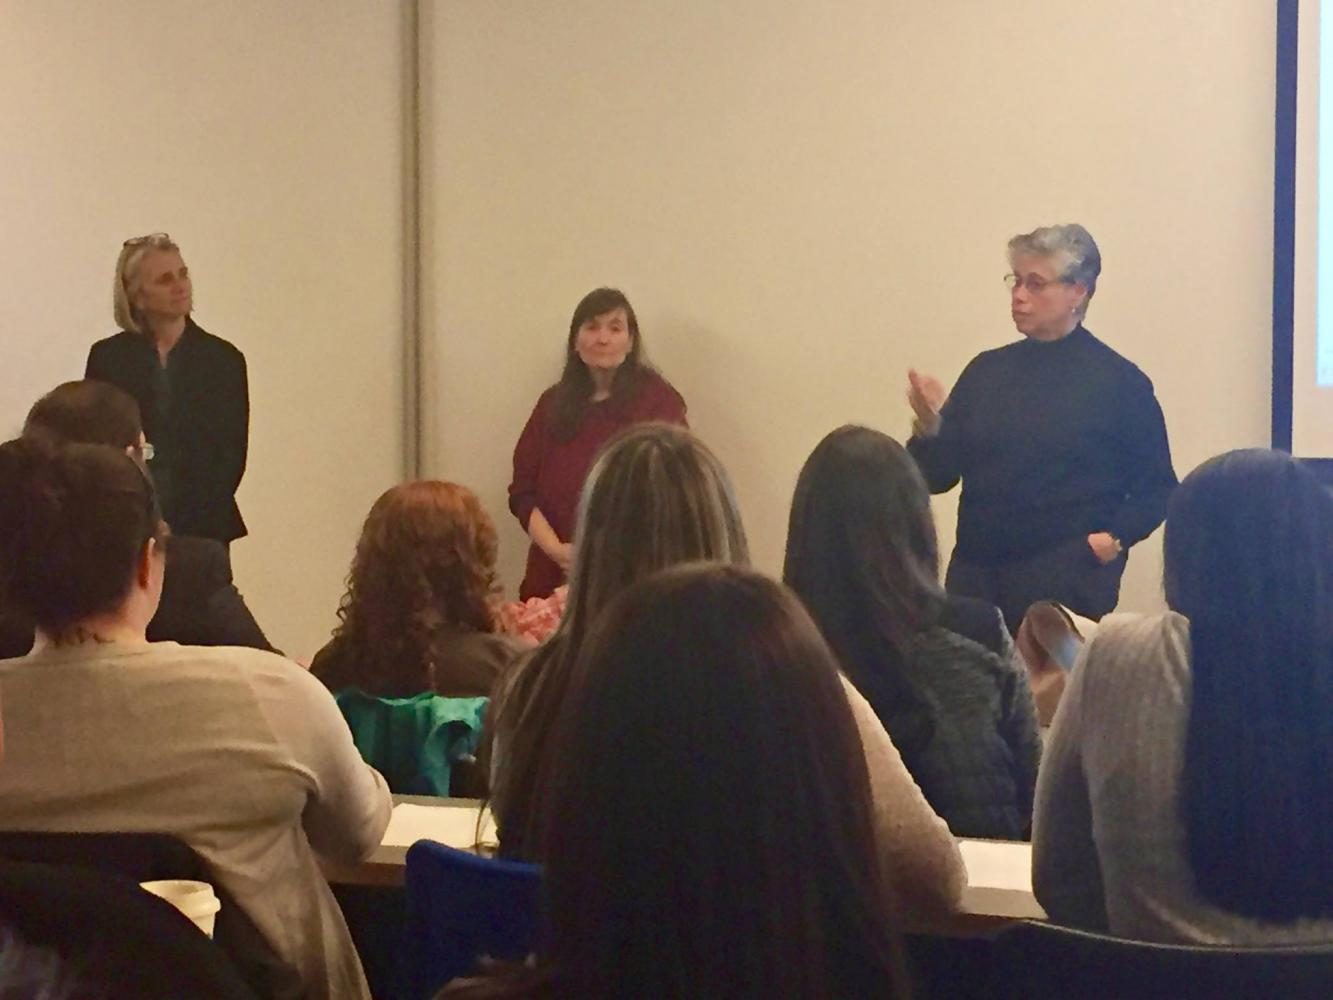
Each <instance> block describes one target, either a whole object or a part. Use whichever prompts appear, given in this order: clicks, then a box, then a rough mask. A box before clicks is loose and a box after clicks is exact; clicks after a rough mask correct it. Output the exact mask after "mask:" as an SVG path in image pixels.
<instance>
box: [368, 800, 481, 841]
mask: <svg viewBox="0 0 1333 1000" xmlns="http://www.w3.org/2000/svg"><path fill="white" fill-rule="evenodd" d="M477 809H478V807H477V806H420V805H416V804H415V803H411V802H400V803H398V805H396V806H394V807H393V815H392V816H391V817H390V818H389V826H388V828H387V829H385V831H384V837H383V839H382V840H381V841H380V843H381V844H383V845H384V846H385V847H410V846H412V845H413V844H415V843H416V842H417V841H418V840H434V841H438V842H439V843H441V844H445V845H447V846H449V847H456V848H458V849H459V850H461V851H470V850H472V848H473V847H474V846H476V843H477ZM481 841H482V843H486V844H494V843H495V841H496V836H495V818H494V817H493V816H491V814H490V813H489V812H488V813H487V814H486V818H485V819H484V820H483V821H482V827H481Z"/></svg>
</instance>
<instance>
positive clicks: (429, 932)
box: [403, 840, 541, 1000]
mask: <svg viewBox="0 0 1333 1000" xmlns="http://www.w3.org/2000/svg"><path fill="white" fill-rule="evenodd" d="M406 884H407V920H406V926H405V929H404V939H405V940H404V942H403V944H404V948H403V951H404V959H405V963H406V976H405V978H406V983H407V990H408V992H407V996H408V998H409V1000H425V998H428V997H433V996H434V995H435V993H436V991H437V990H439V989H440V987H441V986H443V985H444V984H445V983H447V982H449V981H450V980H451V979H455V978H457V977H458V976H466V975H468V974H469V973H471V972H473V971H474V970H475V969H476V968H477V963H478V961H479V959H481V958H482V957H483V956H490V957H491V958H497V959H510V960H519V959H522V958H524V957H525V956H527V955H528V954H529V953H530V952H531V951H532V950H533V948H534V946H535V945H536V942H537V927H538V920H539V919H540V918H539V896H540V892H541V869H540V868H539V867H538V866H536V865H531V864H525V863H523V862H520V861H501V860H498V859H492V858H483V857H479V856H477V855H475V854H469V853H468V852H467V851H458V850H455V849H453V848H452V847H446V846H444V845H443V844H437V843H435V842H434V841H430V840H420V841H417V843H415V844H413V845H412V846H411V847H410V848H408V851H407V874H406Z"/></svg>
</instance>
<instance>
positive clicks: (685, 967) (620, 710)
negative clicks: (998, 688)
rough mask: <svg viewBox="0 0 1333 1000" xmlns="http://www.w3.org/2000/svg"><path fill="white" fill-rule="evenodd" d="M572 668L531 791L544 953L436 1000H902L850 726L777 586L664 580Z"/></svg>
mask: <svg viewBox="0 0 1333 1000" xmlns="http://www.w3.org/2000/svg"><path fill="white" fill-rule="evenodd" d="M576 537H579V538H586V537H588V536H587V535H577V536H576ZM574 565H575V567H576V570H575V573H576V574H577V566H578V565H579V564H578V560H577V558H576V559H575V563H574ZM574 586H575V588H577V586H578V583H577V577H576V582H575V584H574ZM570 669H571V672H572V676H571V677H570V685H569V700H568V702H567V703H566V704H565V706H564V711H563V712H562V714H561V717H560V719H559V720H558V722H557V723H556V725H555V727H554V732H553V737H552V742H551V745H550V747H549V753H548V755H547V756H546V759H545V766H544V768H543V776H544V782H543V785H542V788H541V789H540V791H539V792H538V795H539V797H540V798H541V799H542V800H544V801H545V802H546V806H545V807H544V808H543V809H542V810H541V812H542V814H543V817H544V819H543V822H542V824H541V826H540V829H539V831H538V835H537V843H538V851H537V853H539V854H540V855H541V857H542V859H543V866H544V868H543V878H544V883H545V901H546V913H545V918H546V926H547V928H548V934H547V941H546V944H545V947H543V948H541V949H540V950H539V952H538V955H537V959H536V962H535V965H533V966H530V967H521V968H519V969H516V970H512V971H510V972H509V973H508V975H507V976H506V975H504V974H502V975H499V976H497V977H496V978H495V979H494V980H492V981H490V982H486V981H484V980H482V981H478V980H473V981H472V982H470V983H459V984H457V985H455V986H454V987H452V988H450V989H446V990H445V993H444V995H445V996H459V997H466V996H473V997H478V996H490V997H497V996H509V997H536V996H540V997H552V998H554V997H561V998H563V997H571V998H572V997H579V998H591V997H597V998H603V997H606V998H609V997H658V998H663V1000H666V998H673V1000H675V998H678V1000H687V998H688V1000H693V998H695V997H733V998H744V997H753V998H755V1000H759V998H765V1000H767V998H769V997H784V998H791V1000H797V998H810V1000H815V998H824V997H895V996H904V995H905V994H906V990H905V988H904V984H903V976H902V971H901V970H902V965H901V962H900V960H899V959H898V956H897V953H896V951H897V949H896V947H895V941H894V932H893V922H894V917H895V914H894V912H893V910H892V909H891V908H890V907H891V905H892V904H891V903H890V902H889V900H891V898H892V897H891V894H890V893H889V891H888V890H887V884H886V880H887V878H889V877H891V876H892V872H885V871H882V870H881V864H882V863H883V862H882V859H881V856H880V855H879V852H878V851H877V849H876V845H875V833H874V818H873V815H874V807H873V806H872V804H871V798H870V789H869V786H868V775H867V772H866V766H865V759H864V756H863V755H862V753H861V746H860V736H859V734H858V731H857V725H856V722H855V720H854V719H853V718H852V713H851V711H850V709H849V707H848V702H847V698H846V697H845V695H844V694H843V689H842V684H841V682H840V679H839V674H838V667H837V664H836V663H835V662H834V659H833V657H832V655H831V654H830V652H829V650H828V647H827V646H826V645H825V644H824V643H823V641H822V640H821V639H820V637H819V632H818V630H817V629H816V628H815V627H814V625H813V623H812V622H811V621H810V619H809V616H808V615H806V614H805V612H804V611H803V610H802V609H801V607H800V605H799V604H798V602H797V601H796V600H794V599H793V598H792V596H791V595H790V593H788V592H787V591H786V590H785V588H783V587H782V586H780V585H779V584H777V583H774V582H773V581H771V580H767V579H765V578H763V577H761V576H759V575H758V574H755V573H752V572H750V571H747V570H743V569H739V568H735V567H725V566H719V565H716V564H714V565H693V566H682V567H676V568H675V569H671V570H667V571H665V572H663V573H660V574H657V575H655V576H652V577H650V578H649V579H647V580H644V581H641V582H639V583H637V584H635V585H634V586H633V587H631V588H630V589H629V590H628V591H626V592H625V593H624V594H623V595H621V596H620V597H618V598H617V599H616V600H615V601H613V602H612V604H611V605H610V607H608V608H607V610H606V611H605V612H604V614H603V616H602V617H601V618H600V619H599V622H598V625H597V627H596V628H595V629H594V630H592V631H591V632H590V633H589V635H588V638H587V643H586V645H585V646H584V648H583V650H582V651H581V653H580V655H579V657H578V658H577V660H576V661H574V662H573V663H572V664H571V665H570Z"/></svg>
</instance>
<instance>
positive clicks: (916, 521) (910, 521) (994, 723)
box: [783, 426, 1041, 839]
mask: <svg viewBox="0 0 1333 1000" xmlns="http://www.w3.org/2000/svg"><path fill="white" fill-rule="evenodd" d="M783 579H784V580H785V581H786V583H787V585H788V586H790V587H791V588H792V590H794V591H795V592H796V594H797V596H799V597H800V598H801V600H802V601H804V602H805V606H806V607H807V608H808V609H809V611H810V614H811V617H813V618H814V620H815V622H816V624H818V625H819V628H820V630H821V631H822V632H823V633H824V637H825V638H826V639H827V640H828V643H829V645H830V646H832V647H833V650H834V652H836V653H837V654H838V658H839V660H840V661H841V663H842V668H843V670H844V671H845V672H846V674H847V677H848V679H849V680H851V682H852V683H853V684H854V685H855V686H856V688H857V690H859V691H860V692H861V694H863V695H864V696H865V698H866V700H867V701H868V702H870V704H871V706H872V707H873V708H874V709H875V712H876V714H877V715H878V716H879V718H880V721H881V722H883V723H884V728H885V729H887V730H888V732H889V735H890V736H891V737H892V738H893V742H894V745H895V746H896V747H897V748H898V750H899V752H901V753H902V756H903V762H904V763H905V764H906V765H907V769H908V770H909V771H910V772H911V773H912V777H913V778H915V779H916V782H917V784H918V785H920V786H921V791H922V792H923V793H924V794H925V796H926V800H927V801H928V802H929V803H930V804H931V806H932V807H933V808H934V809H935V811H936V812H937V813H939V814H940V816H941V817H942V818H943V819H944V820H945V822H947V823H948V824H949V829H950V830H951V831H952V832H953V833H954V835H955V836H958V837H991V838H997V839H1018V838H1022V837H1024V836H1026V834H1027V831H1028V829H1029V826H1030V824H1031V818H1032V796H1033V790H1034V788H1035V786H1036V781H1037V762H1038V760H1039V759H1040V756H1041V739H1040V736H1039V735H1038V730H1037V721H1036V712H1035V708H1034V707H1033V703H1032V695H1031V692H1030V691H1029V689H1028V682H1027V674H1026V671H1025V670H1024V669H1023V668H1022V665H1021V664H1020V663H1019V662H1018V661H1017V660H1016V659H1015V657H1014V655H1013V646H1012V643H1011V642H1010V640H1009V633H1008V632H1007V631H1006V630H1005V628H1004V625H1003V623H1002V622H1001V620H1000V614H999V612H998V611H997V610H996V609H995V607H994V606H993V605H989V604H986V603H985V602H983V601H978V600H975V599H972V598H962V597H951V596H948V595H946V594H945V593H944V590H943V588H941V587H940V584H939V556H938V550H937V545H936V541H935V524H934V521H933V520H932V519H931V514H930V495H929V493H928V492H927V491H926V484H925V483H924V482H923V481H922V479H921V474H920V472H918V471H917V468H916V463H915V462H913V460H912V457H911V456H910V455H909V454H908V453H907V452H906V450H904V448H903V447H902V445H900V444H898V442H896V441H894V440H893V439H892V438H890V437H887V436H886V435H884V434H881V433H879V432H878V431H873V430H870V429H869V428H866V427H854V426H848V427H841V428H839V429H838V430H836V431H834V432H833V433H831V434H829V435H828V436H827V437H826V438H824V440H823V441H821V442H820V443H819V445H818V447H816V448H815V450H814V452H813V453H812V454H811V455H810V458H809V459H807V460H806V463H805V467H804V468H803V469H802V470H801V475H800V478H799V479H798V480H797V483H796V494H795V496H794V497H793V499H792V507H791V522H790V525H789V527H788V532H787V558H786V563H785V565H784V567H783Z"/></svg>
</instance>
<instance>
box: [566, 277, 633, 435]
mask: <svg viewBox="0 0 1333 1000" xmlns="http://www.w3.org/2000/svg"><path fill="white" fill-rule="evenodd" d="M615 309H624V310H625V322H626V325H627V326H628V328H629V336H630V345H629V354H627V355H626V356H625V360H624V362H623V363H622V364H621V366H620V367H619V368H618V369H616V374H615V378H614V379H613V380H612V383H611V399H610V402H611V405H613V406H621V405H623V404H624V403H625V402H626V401H628V400H630V399H633V398H634V396H635V395H636V394H637V393H638V391H639V387H640V386H641V385H642V384H643V376H644V372H646V371H649V370H651V369H650V368H649V366H648V365H647V364H646V362H645V361H644V360H643V337H642V335H641V334H640V333H639V319H638V317H637V316H635V315H634V307H633V306H632V305H630V304H629V299H627V298H626V297H625V293H624V292H622V291H621V290H620V289H619V288H594V289H593V290H592V291H591V292H589V293H588V294H587V295H585V296H583V298H582V299H580V300H579V304H578V305H577V306H575V307H574V315H573V317H572V318H571V319H570V321H569V338H568V339H567V340H566V342H565V368H564V371H562V372H561V373H560V381H559V382H557V383H556V385H555V419H554V421H553V430H554V433H555V436H556V437H557V438H559V439H560V440H563V441H567V440H569V439H570V438H572V437H573V436H574V435H575V434H577V433H578V429H579V424H580V423H582V421H583V414H584V412H585V411H586V410H587V409H588V403H589V402H590V401H591V399H592V393H593V384H592V375H591V374H589V372H588V366H587V365H585V364H584V363H583V359H582V358H580V357H579V352H578V349H577V347H576V343H577V341H578V337H579V329H580V328H581V327H582V326H583V324H584V323H586V322H588V321H589V320H590V319H595V318H596V317H598V316H604V315H605V314H606V313H609V312H611V311H612V310H615Z"/></svg>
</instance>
